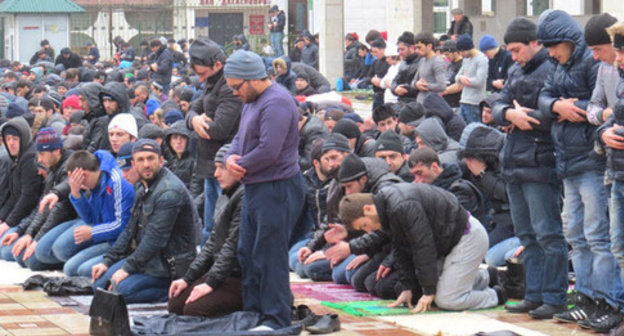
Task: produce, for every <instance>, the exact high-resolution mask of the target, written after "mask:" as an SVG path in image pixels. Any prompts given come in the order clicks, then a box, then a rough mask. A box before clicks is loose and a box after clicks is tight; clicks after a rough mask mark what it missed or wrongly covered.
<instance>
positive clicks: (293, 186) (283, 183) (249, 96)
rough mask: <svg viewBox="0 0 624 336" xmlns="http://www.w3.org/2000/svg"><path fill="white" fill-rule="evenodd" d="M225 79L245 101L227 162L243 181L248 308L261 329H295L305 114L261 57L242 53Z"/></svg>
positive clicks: (241, 249) (242, 249) (241, 250)
mask: <svg viewBox="0 0 624 336" xmlns="http://www.w3.org/2000/svg"><path fill="white" fill-rule="evenodd" d="M224 76H225V80H226V81H227V84H228V85H229V86H230V87H231V88H232V91H233V93H234V95H235V96H238V97H240V98H241V99H242V100H243V102H244V103H245V105H244V106H243V112H242V113H241V121H240V127H239V128H238V133H237V134H236V136H235V137H234V139H233V140H232V147H231V148H230V150H229V152H228V153H227V155H226V158H227V159H226V167H227V169H228V171H230V172H231V173H232V174H233V175H234V176H235V177H236V178H239V179H242V183H243V185H244V186H245V196H244V197H243V208H242V214H241V223H240V234H239V245H238V259H239V262H240V266H241V269H242V275H243V276H242V287H243V308H244V309H245V310H246V311H254V312H257V313H259V314H261V315H262V320H261V321H260V325H259V326H258V328H255V329H256V330H265V331H269V330H274V329H279V328H285V327H288V326H290V322H291V321H290V313H291V312H290V307H291V294H290V288H289V280H288V243H289V240H290V235H291V232H292V231H293V228H294V227H295V225H296V224H297V221H298V219H299V216H300V215H301V214H302V210H303V206H304V201H305V187H304V182H303V177H302V175H301V172H300V170H299V154H298V144H299V131H298V127H297V125H298V121H299V114H298V112H297V106H295V102H294V100H293V99H292V97H291V96H290V94H289V93H288V91H286V89H285V88H283V87H282V86H280V85H277V84H276V83H273V82H272V81H271V80H269V78H268V75H267V73H266V68H265V66H264V62H263V61H262V59H261V58H260V56H258V55H257V54H254V53H253V52H249V51H243V50H240V51H237V52H236V53H234V54H233V55H232V56H230V58H228V60H227V64H226V65H225V68H224Z"/></svg>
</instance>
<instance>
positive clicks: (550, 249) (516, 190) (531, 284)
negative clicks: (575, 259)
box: [507, 182, 568, 305]
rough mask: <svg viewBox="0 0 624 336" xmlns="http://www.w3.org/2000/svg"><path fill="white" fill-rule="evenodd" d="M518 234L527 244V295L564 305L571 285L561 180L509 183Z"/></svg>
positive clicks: (534, 299) (508, 189) (510, 201)
mask: <svg viewBox="0 0 624 336" xmlns="http://www.w3.org/2000/svg"><path fill="white" fill-rule="evenodd" d="M507 195H508V196H509V206H510V209H511V217H512V219H513V223H514V231H515V232H516V237H518V238H519V239H520V242H521V243H522V245H523V246H524V252H523V254H524V268H525V275H526V293H525V295H524V299H525V300H528V301H532V302H543V303H548V304H552V305H562V304H564V303H565V302H566V301H565V300H566V292H567V289H568V251H567V246H566V242H565V239H564V237H563V229H562V223H561V215H560V201H559V200H560V196H561V186H560V184H559V183H555V184H550V183H532V182H526V183H507Z"/></svg>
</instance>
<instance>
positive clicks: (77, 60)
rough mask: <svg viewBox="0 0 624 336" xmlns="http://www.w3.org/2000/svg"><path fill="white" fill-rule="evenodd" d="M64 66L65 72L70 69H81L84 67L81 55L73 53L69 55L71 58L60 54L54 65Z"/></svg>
mask: <svg viewBox="0 0 624 336" xmlns="http://www.w3.org/2000/svg"><path fill="white" fill-rule="evenodd" d="M58 64H63V67H64V69H65V70H67V69H70V68H76V69H77V68H80V67H81V66H82V57H80V55H78V54H76V53H74V52H71V53H70V54H69V58H65V57H63V54H59V55H58V56H56V60H55V61H54V65H58Z"/></svg>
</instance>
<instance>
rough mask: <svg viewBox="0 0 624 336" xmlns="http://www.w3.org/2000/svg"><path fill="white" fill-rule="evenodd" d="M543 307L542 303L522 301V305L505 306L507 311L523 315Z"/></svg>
mask: <svg viewBox="0 0 624 336" xmlns="http://www.w3.org/2000/svg"><path fill="white" fill-rule="evenodd" d="M541 305H542V303H541V302H532V301H527V300H522V301H520V303H517V304H513V305H505V310H507V311H508V312H510V313H514V314H522V313H528V312H529V311H531V310H533V309H537V308H538V307H539V306H541Z"/></svg>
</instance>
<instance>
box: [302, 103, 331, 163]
mask: <svg viewBox="0 0 624 336" xmlns="http://www.w3.org/2000/svg"><path fill="white" fill-rule="evenodd" d="M307 118H308V119H307V120H306V122H305V124H303V126H302V127H301V129H300V130H299V167H301V171H304V170H307V169H308V168H310V167H312V158H310V152H311V151H312V144H313V143H314V140H316V139H318V138H321V137H324V136H326V135H327V134H328V133H329V131H328V130H327V127H325V124H323V122H322V121H321V119H319V118H317V117H316V116H314V115H309V116H307Z"/></svg>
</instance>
